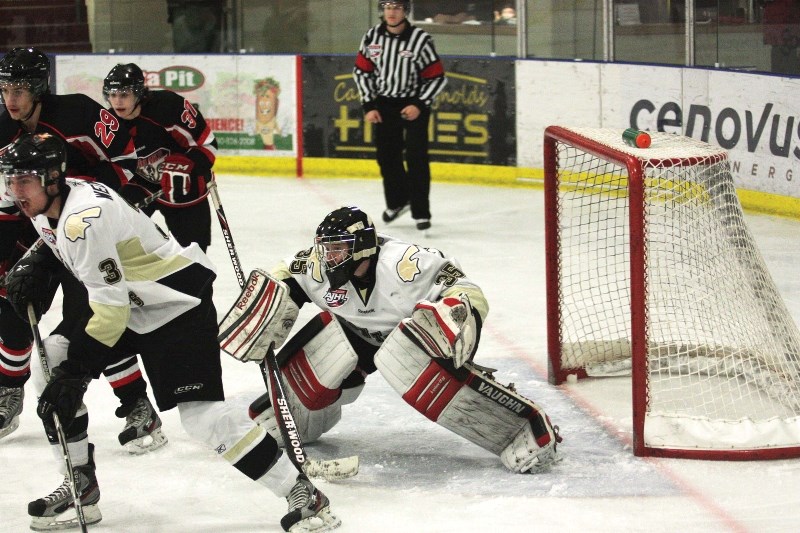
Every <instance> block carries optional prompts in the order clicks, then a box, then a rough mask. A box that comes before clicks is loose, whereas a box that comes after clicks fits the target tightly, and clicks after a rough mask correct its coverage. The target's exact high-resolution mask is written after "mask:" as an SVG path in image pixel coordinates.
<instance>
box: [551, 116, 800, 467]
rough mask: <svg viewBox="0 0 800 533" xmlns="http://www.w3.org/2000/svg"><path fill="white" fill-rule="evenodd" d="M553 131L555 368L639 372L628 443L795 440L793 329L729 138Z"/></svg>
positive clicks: (704, 447) (790, 448)
mask: <svg viewBox="0 0 800 533" xmlns="http://www.w3.org/2000/svg"><path fill="white" fill-rule="evenodd" d="M621 134H622V130H612V129H589V128H570V129H567V128H562V127H556V126H552V127H550V128H547V130H546V132H545V146H544V151H545V154H544V155H545V210H546V248H547V250H546V253H547V292H548V295H547V296H548V303H547V305H548V351H549V361H550V380H551V382H552V383H555V384H558V383H561V382H563V381H564V380H566V379H567V376H570V375H574V376H576V377H577V378H578V379H581V378H586V377H604V376H620V375H631V384H632V400H633V403H632V405H633V425H634V427H633V439H634V453H636V454H637V455H657V456H668V457H687V458H702V459H761V458H780V457H794V456H798V455H800V379H798V378H800V364H799V363H798V358H799V357H800V333H798V329H797V326H796V325H795V323H794V321H793V320H792V318H791V316H790V314H789V312H788V310H787V308H786V306H785V304H784V303H783V300H782V298H781V296H780V294H779V293H778V291H777V289H776V287H775V284H774V282H773V281H772V278H771V277H770V274H769V272H768V270H767V267H766V265H765V263H764V261H763V259H762V257H761V254H760V253H759V251H758V248H757V246H756V243H755V241H754V239H753V237H752V235H751V233H750V231H749V230H748V227H747V225H746V223H745V220H744V216H743V212H742V208H741V205H740V203H739V200H738V198H737V195H736V190H735V188H734V185H733V180H732V177H731V173H730V165H729V161H728V158H727V154H726V152H725V151H724V150H722V149H720V148H717V147H713V146H710V145H708V144H706V143H703V142H700V141H697V140H694V139H691V138H688V137H682V136H678V135H672V134H667V133H654V134H651V136H652V145H651V146H650V147H649V148H646V149H639V148H631V147H629V146H627V145H625V144H624V143H623V142H622V138H621Z"/></svg>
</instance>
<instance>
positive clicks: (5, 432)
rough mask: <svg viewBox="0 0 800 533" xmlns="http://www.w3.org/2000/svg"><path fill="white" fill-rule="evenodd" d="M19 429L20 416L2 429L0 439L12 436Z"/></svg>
mask: <svg viewBox="0 0 800 533" xmlns="http://www.w3.org/2000/svg"><path fill="white" fill-rule="evenodd" d="M18 427H19V415H17V416H15V417H14V418H12V419H11V422H9V423H8V425H7V426H6V427H4V428H3V429H0V439H2V438H3V437H5V436H6V435H11V434H12V433H14V431H16V430H17V428H18Z"/></svg>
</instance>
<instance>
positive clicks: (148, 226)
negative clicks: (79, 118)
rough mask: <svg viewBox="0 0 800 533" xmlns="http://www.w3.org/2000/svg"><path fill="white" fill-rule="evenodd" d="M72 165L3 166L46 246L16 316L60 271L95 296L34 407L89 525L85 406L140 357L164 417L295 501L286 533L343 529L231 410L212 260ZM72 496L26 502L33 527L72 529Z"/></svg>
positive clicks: (15, 298) (16, 282)
mask: <svg viewBox="0 0 800 533" xmlns="http://www.w3.org/2000/svg"><path fill="white" fill-rule="evenodd" d="M65 161H66V160H65V154H64V149H63V146H62V144H61V142H60V140H59V139H57V138H56V137H53V136H51V135H47V134H44V135H24V136H22V137H21V138H20V139H18V140H17V141H15V142H14V144H13V145H12V146H11V147H10V148H8V149H7V150H6V152H5V153H4V154H3V155H2V156H0V178H2V181H3V182H4V184H5V185H6V191H7V193H8V195H9V196H10V198H11V199H12V200H13V201H14V202H15V203H16V204H17V206H18V207H19V208H20V210H21V211H22V213H23V214H24V215H25V216H27V217H30V218H31V221H32V223H33V226H34V228H35V229H36V231H37V233H38V234H39V235H40V236H41V237H42V239H43V240H44V242H45V244H46V246H45V247H44V248H43V251H42V252H41V253H39V252H37V253H36V254H33V255H34V256H38V257H35V258H34V257H33V256H32V257H31V258H30V259H28V260H27V261H25V260H24V261H25V262H24V264H23V265H18V266H17V267H15V268H14V269H13V270H11V272H10V273H9V281H8V287H9V301H10V302H11V304H12V305H13V307H14V310H15V311H16V312H17V313H19V314H23V315H24V314H25V313H26V312H27V309H28V305H29V304H30V305H34V306H36V305H37V304H38V299H39V297H40V295H39V293H38V290H37V288H38V287H40V286H41V280H42V279H46V278H47V276H48V274H49V272H50V271H51V268H52V267H51V266H50V265H51V264H52V263H53V262H55V261H59V262H61V263H63V264H64V266H66V268H67V269H68V270H69V271H70V272H72V273H73V274H74V276H75V277H76V279H78V280H79V282H80V283H81V284H82V285H84V286H85V287H86V289H87V291H88V299H89V302H90V306H89V312H88V313H87V314H86V315H84V316H82V317H80V319H79V321H78V322H79V323H80V324H81V327H80V328H79V329H78V330H76V331H75V334H74V335H73V336H72V337H71V338H70V342H69V344H68V345H67V346H64V345H60V346H59V345H53V343H51V342H48V341H45V343H44V344H45V346H46V347H47V350H46V351H47V358H48V367H49V368H50V369H52V370H51V375H50V379H49V381H48V382H47V385H46V386H45V387H44V389H43V391H42V394H41V397H40V399H39V404H38V409H37V413H38V414H39V416H40V417H41V418H42V420H43V422H44V426H45V430H46V432H47V435H48V439H49V440H50V442H51V443H53V444H54V446H55V444H56V442H57V438H56V435H55V430H54V427H53V425H54V424H53V414H58V417H59V419H60V421H61V423H62V425H63V426H64V428H65V431H66V437H67V439H66V440H67V442H68V448H69V452H70V454H71V456H72V462H73V465H74V477H75V478H76V480H77V483H78V485H79V487H78V490H79V497H80V498H81V501H82V503H83V511H84V516H85V517H86V523H95V522H98V521H100V519H101V514H100V509H99V507H98V502H99V499H100V489H99V485H98V480H97V477H96V475H95V462H94V454H93V445H92V444H90V443H89V439H88V413H87V410H86V406H85V405H84V403H83V396H84V393H85V391H86V389H87V386H88V384H89V382H91V380H92V379H93V378H96V377H98V376H99V375H100V372H101V371H102V370H103V369H104V368H106V367H107V366H108V364H109V363H110V362H112V361H115V360H117V359H118V358H120V357H125V356H126V355H127V354H130V353H138V354H140V356H141V359H142V362H143V365H144V367H145V369H146V371H147V374H148V376H149V378H150V381H151V384H152V386H153V395H154V396H155V399H156V403H157V404H158V407H159V409H161V410H168V409H172V408H175V407H177V409H178V413H179V415H180V420H181V424H182V425H183V427H184V429H185V430H186V432H187V433H188V434H189V435H190V436H192V437H193V438H195V439H197V440H198V441H200V442H202V443H204V444H205V445H207V446H208V447H209V449H210V450H214V451H216V453H217V454H218V455H220V456H222V457H223V458H225V460H227V461H228V462H229V463H230V464H232V465H233V466H234V467H235V468H236V469H238V470H239V471H240V472H241V473H243V474H244V475H246V476H247V477H249V478H250V479H252V480H254V481H257V482H258V483H260V484H262V485H264V486H266V487H267V488H268V489H270V490H271V491H272V492H274V493H275V494H276V495H277V496H279V497H285V498H286V499H287V502H288V504H289V512H288V513H287V514H286V515H285V516H284V517H283V519H282V520H281V525H282V526H283V528H284V529H285V530H286V531H291V532H308V531H317V532H321V531H327V530H330V529H333V528H335V527H337V526H338V525H339V524H340V521H339V519H338V518H336V517H335V516H334V515H333V514H332V513H331V511H330V506H329V502H328V498H327V497H325V495H324V494H322V493H321V492H320V491H319V490H317V489H316V488H315V487H314V485H313V484H312V483H311V482H310V481H309V479H308V478H307V477H306V476H305V474H303V473H300V472H298V470H297V469H296V468H295V467H294V465H293V463H292V462H291V460H290V459H289V458H288V456H287V455H286V454H284V453H282V452H281V450H280V448H279V447H278V444H277V442H276V441H275V439H274V438H272V437H271V436H270V435H269V434H268V433H267V432H266V430H264V429H263V428H261V427H260V426H258V425H256V424H255V423H254V422H253V421H251V420H250V419H249V418H248V416H247V413H246V412H245V411H244V410H242V409H240V408H239V407H237V406H235V405H232V404H230V403H228V402H225V396H224V392H223V384H222V368H221V362H220V349H219V343H218V341H217V331H218V329H217V312H216V309H215V307H214V303H213V300H212V296H213V290H212V287H213V281H214V279H215V278H216V273H215V270H214V266H213V264H212V263H211V261H210V260H209V258H208V257H207V256H206V255H205V253H203V251H202V250H201V249H200V247H199V246H198V245H197V244H196V243H192V244H190V245H189V246H187V247H184V246H181V245H180V244H179V243H178V241H177V240H176V239H175V238H174V237H173V236H171V235H169V234H166V233H164V232H163V231H162V230H161V229H160V228H158V226H157V225H156V224H155V223H154V222H153V221H152V220H151V219H150V218H148V217H147V215H145V214H144V213H142V212H141V211H139V210H138V209H136V208H134V207H131V205H130V204H128V203H127V202H126V201H124V200H123V199H122V197H120V196H119V195H118V194H117V193H115V192H114V191H113V190H111V189H110V188H109V187H107V186H106V185H103V184H101V183H93V182H89V181H83V180H67V179H66V178H65V177H64V173H63V168H64V166H65ZM56 258H57V259H56ZM51 338H52V337H51ZM65 483H68V481H67V480H66V479H65ZM67 487H68V485H62V486H60V487H58V488H57V489H56V490H55V491H54V492H53V493H51V494H50V495H48V496H45V497H44V498H40V499H37V500H34V501H32V502H31V503H30V504H29V506H28V514H29V515H30V516H31V527H32V528H33V529H36V530H51V529H60V528H63V527H70V526H74V525H76V524H75V521H76V517H75V512H74V510H73V509H72V508H71V507H70V502H71V501H72V495H71V494H70V491H69V489H67ZM187 529H191V526H190V525H187Z"/></svg>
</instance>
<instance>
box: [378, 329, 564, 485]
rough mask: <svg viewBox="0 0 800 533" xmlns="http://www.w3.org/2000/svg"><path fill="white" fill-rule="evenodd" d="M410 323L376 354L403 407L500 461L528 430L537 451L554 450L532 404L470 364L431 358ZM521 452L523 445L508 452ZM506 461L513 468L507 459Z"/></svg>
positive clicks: (548, 427) (546, 425)
mask: <svg viewBox="0 0 800 533" xmlns="http://www.w3.org/2000/svg"><path fill="white" fill-rule="evenodd" d="M408 320H409V319H406V320H404V321H403V322H401V323H400V324H399V325H398V326H397V328H395V329H394V331H392V333H391V334H390V335H389V336H388V337H387V339H386V340H385V341H384V343H383V345H382V346H381V348H380V350H378V352H377V353H376V354H375V364H376V366H377V367H378V370H379V371H380V372H381V374H382V375H383V376H384V377H385V378H386V380H387V381H388V382H389V384H390V385H391V386H392V387H393V388H394V389H395V390H396V391H397V392H398V393H399V394H401V395H402V397H403V399H404V400H405V401H406V403H408V404H409V405H411V406H412V407H413V408H414V409H416V410H417V411H419V412H420V413H422V414H424V415H425V416H426V417H427V418H429V419H430V420H432V421H434V422H436V423H437V424H439V425H440V426H442V427H445V428H447V429H449V430H450V431H452V432H454V433H456V434H458V435H460V436H462V437H464V438H465V439H467V440H469V441H470V442H472V443H474V444H477V445H478V446H480V447H481V448H484V449H486V450H488V451H490V452H492V453H494V454H495V455H498V456H501V459H502V454H503V452H504V451H505V450H506V449H507V448H509V446H510V445H512V444H513V443H514V442H515V441H516V440H517V438H518V435H520V434H523V435H527V433H526V431H528V428H529V431H530V435H532V436H534V437H533V439H532V442H534V443H536V446H537V448H536V449H537V450H539V449H543V448H546V447H548V446H550V447H552V449H553V452H554V451H555V443H556V435H555V432H554V431H553V429H552V426H551V425H550V423H549V421H548V420H547V419H546V416H545V415H544V413H543V412H542V410H541V409H540V408H539V407H538V406H537V405H536V404H535V403H533V402H532V401H531V400H529V399H527V398H525V397H523V396H521V395H519V394H517V393H516V392H515V391H513V390H511V389H510V388H508V387H506V386H504V385H501V384H500V383H497V382H496V381H495V380H494V379H492V378H490V377H488V376H486V375H484V374H482V373H481V372H479V371H478V370H476V369H475V368H474V367H473V366H472V365H471V364H470V363H465V364H464V366H463V367H462V368H455V367H454V365H453V364H452V363H451V362H449V361H446V360H443V359H432V358H431V357H430V356H429V355H428V353H427V351H426V350H425V349H424V348H423V347H422V345H421V343H420V341H419V339H418V338H417V337H416V336H415V335H414V334H413V333H412V332H411V331H409V328H408V327H407V326H406V323H407V321H408ZM521 439H522V440H523V441H524V444H525V445H526V446H527V445H529V444H530V439H528V440H525V439H524V437H521ZM522 448H523V444H519V445H518V446H516V447H512V449H515V450H516V449H519V450H522ZM527 448H532V446H527ZM532 453H533V452H532ZM520 455H523V454H522V453H521V452H520ZM507 460H508V462H509V464H511V462H512V461H511V456H510V455H509V459H507ZM543 460H544V458H543ZM521 461H524V458H521V459H518V460H514V461H513V462H514V465H515V466H516V465H517V464H518V463H519V462H521ZM503 462H504V464H505V463H506V459H503ZM533 462H534V461H528V463H533ZM506 466H509V465H506ZM523 467H524V466H523ZM509 468H511V467H510V466H509ZM512 470H515V471H522V470H516V469H514V468H512Z"/></svg>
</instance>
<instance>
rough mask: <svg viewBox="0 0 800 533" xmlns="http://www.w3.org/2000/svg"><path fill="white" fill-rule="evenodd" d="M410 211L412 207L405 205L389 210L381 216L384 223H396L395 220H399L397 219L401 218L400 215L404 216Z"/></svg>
mask: <svg viewBox="0 0 800 533" xmlns="http://www.w3.org/2000/svg"><path fill="white" fill-rule="evenodd" d="M409 209H411V206H409V205H408V204H403V205H402V206H400V207H398V208H397V209H389V208H387V209H386V210H385V211H384V212H383V214H382V215H381V219H383V222H384V223H386V224H389V223H390V222H394V221H395V220H397V218H398V217H400V215H402V214H403V213H405V212H406V211H408V210H409Z"/></svg>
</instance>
